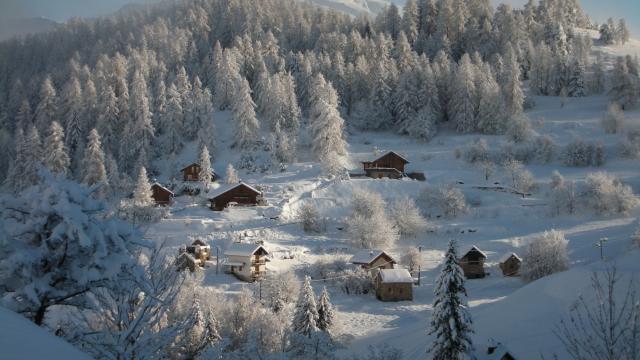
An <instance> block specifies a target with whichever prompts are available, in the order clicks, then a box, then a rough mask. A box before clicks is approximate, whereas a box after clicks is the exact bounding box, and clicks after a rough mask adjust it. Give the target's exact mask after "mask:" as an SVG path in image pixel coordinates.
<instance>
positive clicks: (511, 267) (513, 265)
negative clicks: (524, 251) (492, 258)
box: [498, 253, 522, 276]
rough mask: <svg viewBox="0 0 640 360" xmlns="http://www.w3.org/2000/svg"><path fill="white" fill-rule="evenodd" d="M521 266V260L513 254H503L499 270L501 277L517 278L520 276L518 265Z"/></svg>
mask: <svg viewBox="0 0 640 360" xmlns="http://www.w3.org/2000/svg"><path fill="white" fill-rule="evenodd" d="M521 264H522V259H521V258H520V257H519V256H518V255H516V254H515V253H508V254H505V255H504V256H503V257H502V258H501V259H500V263H499V264H498V265H499V266H500V270H502V275H504V276H518V275H519V274H520V265H521Z"/></svg>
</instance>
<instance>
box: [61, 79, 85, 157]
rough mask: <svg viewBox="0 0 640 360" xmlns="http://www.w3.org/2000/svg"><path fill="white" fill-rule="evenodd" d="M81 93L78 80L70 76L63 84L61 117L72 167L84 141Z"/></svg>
mask: <svg viewBox="0 0 640 360" xmlns="http://www.w3.org/2000/svg"><path fill="white" fill-rule="evenodd" d="M82 96H83V94H82V89H81V87H80V81H79V80H78V79H77V78H75V77H74V78H71V79H70V80H69V82H68V83H67V85H66V86H65V89H64V93H63V94H62V105H61V109H60V110H61V111H62V119H63V120H64V129H65V130H64V133H65V143H66V146H67V151H69V156H70V158H71V161H72V163H73V164H74V169H75V166H76V165H79V160H80V154H81V151H82V148H83V142H84V127H85V122H84V119H82V115H83V100H82V99H83V97H82Z"/></svg>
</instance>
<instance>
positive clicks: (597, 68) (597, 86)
mask: <svg viewBox="0 0 640 360" xmlns="http://www.w3.org/2000/svg"><path fill="white" fill-rule="evenodd" d="M605 88H606V75H605V72H604V67H603V65H602V59H601V58H600V57H599V56H598V57H597V59H596V61H595V62H594V63H593V65H592V66H591V76H590V78H589V93H591V94H602V93H603V92H604V91H605Z"/></svg>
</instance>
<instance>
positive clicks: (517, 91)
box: [502, 47, 524, 115]
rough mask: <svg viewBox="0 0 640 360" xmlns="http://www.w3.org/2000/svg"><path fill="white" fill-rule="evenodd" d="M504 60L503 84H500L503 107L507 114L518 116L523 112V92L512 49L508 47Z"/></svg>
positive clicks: (517, 63)
mask: <svg viewBox="0 0 640 360" xmlns="http://www.w3.org/2000/svg"><path fill="white" fill-rule="evenodd" d="M506 59H507V63H506V66H505V74H504V77H505V79H504V80H505V83H504V84H502V86H503V92H504V99H505V107H506V110H507V113H508V114H510V115H518V114H520V113H522V110H523V104H524V92H523V90H522V81H521V80H520V76H521V74H520V63H519V62H518V57H517V55H516V54H515V51H514V50H513V48H511V47H509V51H508V53H507V58H506Z"/></svg>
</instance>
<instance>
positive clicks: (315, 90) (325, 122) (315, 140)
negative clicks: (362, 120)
mask: <svg viewBox="0 0 640 360" xmlns="http://www.w3.org/2000/svg"><path fill="white" fill-rule="evenodd" d="M309 132H310V135H311V136H310V137H311V151H312V152H313V153H314V155H315V157H316V159H318V160H319V161H320V162H321V163H322V164H323V166H324V167H325V169H326V170H327V172H328V173H336V172H337V171H338V170H339V169H340V168H341V163H342V159H341V158H342V157H343V156H345V155H346V154H347V142H346V141H345V139H344V120H343V119H342V116H340V113H339V112H338V94H337V93H336V91H335V89H334V88H333V86H332V85H331V83H327V82H326V81H325V79H324V76H322V74H318V75H317V76H316V77H315V78H314V80H313V83H312V90H311V109H310V111H309Z"/></svg>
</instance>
